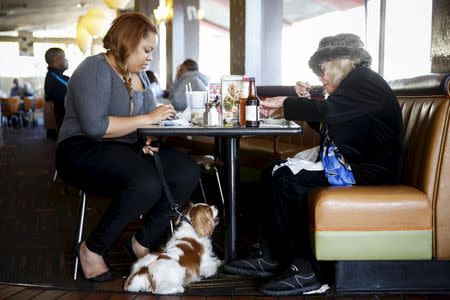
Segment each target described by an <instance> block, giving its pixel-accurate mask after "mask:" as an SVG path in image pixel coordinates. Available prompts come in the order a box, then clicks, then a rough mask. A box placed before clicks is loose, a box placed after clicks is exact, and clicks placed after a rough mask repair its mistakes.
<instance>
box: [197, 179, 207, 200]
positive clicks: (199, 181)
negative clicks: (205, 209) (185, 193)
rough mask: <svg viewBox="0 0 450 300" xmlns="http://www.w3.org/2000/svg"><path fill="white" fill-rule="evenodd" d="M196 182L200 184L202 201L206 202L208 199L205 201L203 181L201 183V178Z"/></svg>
mask: <svg viewBox="0 0 450 300" xmlns="http://www.w3.org/2000/svg"><path fill="white" fill-rule="evenodd" d="M198 183H199V184H200V189H201V190H202V196H203V202H204V203H206V204H208V201H206V194H205V189H204V188H203V183H202V179H201V178H200V179H199V180H198Z"/></svg>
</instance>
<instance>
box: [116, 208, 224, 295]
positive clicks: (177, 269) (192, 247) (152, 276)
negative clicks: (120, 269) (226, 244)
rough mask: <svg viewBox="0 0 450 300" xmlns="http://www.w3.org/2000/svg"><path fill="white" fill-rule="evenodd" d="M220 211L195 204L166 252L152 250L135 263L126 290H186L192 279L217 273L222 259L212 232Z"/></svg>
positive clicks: (173, 292) (193, 280) (153, 291)
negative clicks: (212, 242) (216, 250)
mask: <svg viewBox="0 0 450 300" xmlns="http://www.w3.org/2000/svg"><path fill="white" fill-rule="evenodd" d="M217 215H218V211H217V208H216V207H215V206H209V205H206V204H203V203H199V204H195V205H193V206H192V207H191V208H190V209H189V211H188V213H187V214H186V215H185V217H186V218H184V219H182V221H181V225H180V226H179V227H178V228H177V229H176V230H175V232H174V233H173V236H172V237H171V238H170V240H169V241H168V242H167V244H166V247H165V248H164V250H163V252H162V253H149V254H147V255H146V256H144V257H142V258H141V259H139V260H138V261H137V262H136V263H135V264H134V265H133V266H132V268H131V274H130V276H128V278H127V280H126V281H125V290H127V291H131V292H139V291H144V292H152V293H155V294H175V293H182V292H183V291H184V287H185V286H186V285H188V284H189V283H191V282H195V281H199V280H200V279H201V278H207V277H211V276H213V275H215V274H216V272H217V268H218V267H219V266H220V265H221V263H222V262H221V260H219V259H218V258H217V257H216V256H215V255H214V253H213V251H212V244H211V234H212V232H213V230H214V228H215V227H216V225H217V224H218V220H219V218H218V216H217Z"/></svg>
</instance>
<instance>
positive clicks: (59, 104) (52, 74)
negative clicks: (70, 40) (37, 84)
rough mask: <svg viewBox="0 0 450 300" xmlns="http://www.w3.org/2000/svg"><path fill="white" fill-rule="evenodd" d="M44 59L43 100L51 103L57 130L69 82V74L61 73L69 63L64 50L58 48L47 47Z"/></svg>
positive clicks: (60, 124) (59, 125)
mask: <svg viewBox="0 0 450 300" xmlns="http://www.w3.org/2000/svg"><path fill="white" fill-rule="evenodd" d="M45 61H46V62H47V64H48V68H47V69H48V71H47V75H46V76H45V83H44V91H45V100H46V101H51V102H52V103H53V109H54V114H55V120H56V128H57V130H59V129H60V128H61V126H62V123H63V120H64V114H65V109H64V97H65V96H66V92H67V83H68V82H69V76H66V75H63V73H64V71H65V70H67V69H68V68H69V63H68V61H67V59H66V54H65V53H64V50H62V49H60V48H50V49H48V50H47V52H45Z"/></svg>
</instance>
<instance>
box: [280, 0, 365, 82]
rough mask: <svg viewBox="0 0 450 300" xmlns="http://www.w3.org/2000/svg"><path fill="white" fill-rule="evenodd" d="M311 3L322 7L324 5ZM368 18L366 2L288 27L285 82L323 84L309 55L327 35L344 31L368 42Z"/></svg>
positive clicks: (284, 51) (285, 39)
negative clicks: (366, 18) (314, 70)
mask: <svg viewBox="0 0 450 300" xmlns="http://www.w3.org/2000/svg"><path fill="white" fill-rule="evenodd" d="M310 5H318V6H320V5H321V4H310ZM312 10H313V9H312ZM364 18H365V12H364V5H359V6H356V7H354V8H350V9H346V10H333V11H331V12H327V13H324V14H321V15H319V16H316V17H312V18H307V19H303V20H300V21H298V22H295V23H293V24H292V25H286V26H284V28H283V41H282V71H281V72H282V84H283V85H294V84H295V82H296V81H298V80H303V81H309V82H310V83H311V84H320V81H319V79H318V78H317V76H316V75H315V74H314V73H313V72H312V70H311V69H310V68H309V66H308V61H309V58H310V57H311V55H313V54H314V52H315V51H316V50H317V47H318V46H319V41H320V40H321V39H322V38H323V37H325V36H330V35H336V34H339V33H343V32H347V33H354V34H356V35H358V36H360V37H361V39H362V40H363V41H364V36H365V21H364Z"/></svg>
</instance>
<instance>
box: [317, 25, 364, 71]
mask: <svg viewBox="0 0 450 300" xmlns="http://www.w3.org/2000/svg"><path fill="white" fill-rule="evenodd" d="M336 58H349V59H355V58H358V59H360V60H361V63H360V64H359V65H361V66H370V65H371V63H372V57H371V56H370V54H369V52H367V51H366V49H364V44H363V42H361V39H360V38H359V36H357V35H355V34H351V33H341V34H338V35H335V36H327V37H324V38H323V39H322V40H320V43H319V48H317V51H316V52H315V53H314V54H313V55H312V56H311V58H310V59H309V63H308V65H309V67H310V68H311V69H312V70H313V71H314V73H316V74H320V73H321V70H320V65H321V64H323V63H325V62H327V61H329V60H332V59H336Z"/></svg>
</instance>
